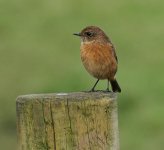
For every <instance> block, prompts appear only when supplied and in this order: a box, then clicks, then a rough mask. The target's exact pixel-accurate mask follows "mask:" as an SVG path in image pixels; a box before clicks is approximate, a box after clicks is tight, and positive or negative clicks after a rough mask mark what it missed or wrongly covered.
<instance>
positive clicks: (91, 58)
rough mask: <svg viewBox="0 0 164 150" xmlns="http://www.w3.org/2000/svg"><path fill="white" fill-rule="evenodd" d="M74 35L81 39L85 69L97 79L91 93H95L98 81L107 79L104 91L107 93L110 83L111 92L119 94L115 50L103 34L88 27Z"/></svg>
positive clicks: (98, 29)
mask: <svg viewBox="0 0 164 150" xmlns="http://www.w3.org/2000/svg"><path fill="white" fill-rule="evenodd" d="M74 35H77V36H80V37H81V46H80V50H81V52H80V53H81V60H82V62H83V65H84V67H85V69H86V70H87V71H88V72H89V73H90V74H91V75H92V76H93V77H95V78H97V81H96V83H95V84H94V86H93V88H92V89H91V91H95V87H96V85H97V83H98V82H99V80H103V79H107V80H108V84H107V89H106V91H109V82H110V83H111V87H112V91H113V92H121V88H120V86H119V84H118V82H117V80H116V78H115V74H116V72H117V63H118V60H117V56H116V52H115V48H114V46H113V44H112V43H111V40H110V39H109V38H108V36H107V35H106V34H105V32H104V31H103V30H101V29H100V28H99V27H96V26H88V27H86V28H84V29H83V30H82V31H81V32H80V33H74Z"/></svg>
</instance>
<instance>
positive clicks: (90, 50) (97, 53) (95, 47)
mask: <svg viewBox="0 0 164 150" xmlns="http://www.w3.org/2000/svg"><path fill="white" fill-rule="evenodd" d="M80 49H81V60H82V62H83V65H84V67H85V69H86V70H87V71H88V72H89V73H90V74H91V75H92V76H94V77H95V78H98V79H113V78H114V75H115V73H116V71H117V61H116V59H115V57H114V52H113V50H112V45H110V43H98V42H87V43H82V44H81V48H80Z"/></svg>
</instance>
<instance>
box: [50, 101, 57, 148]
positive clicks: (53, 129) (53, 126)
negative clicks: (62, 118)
mask: <svg viewBox="0 0 164 150" xmlns="http://www.w3.org/2000/svg"><path fill="white" fill-rule="evenodd" d="M49 103H50V115H51V121H52V122H51V125H52V131H53V139H54V150H56V139H55V123H54V119H53V112H52V104H51V101H50V102H49Z"/></svg>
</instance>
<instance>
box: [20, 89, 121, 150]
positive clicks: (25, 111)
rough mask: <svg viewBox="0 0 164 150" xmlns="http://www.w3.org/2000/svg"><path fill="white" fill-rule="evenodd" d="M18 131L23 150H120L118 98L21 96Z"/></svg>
mask: <svg viewBox="0 0 164 150" xmlns="http://www.w3.org/2000/svg"><path fill="white" fill-rule="evenodd" d="M17 130H18V149H19V150H119V137H118V118H117V95H116V94H114V93H112V92H111V93H104V92H76V93H55V94H32V95H24V96H19V97H18V98H17Z"/></svg>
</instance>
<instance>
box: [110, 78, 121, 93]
mask: <svg viewBox="0 0 164 150" xmlns="http://www.w3.org/2000/svg"><path fill="white" fill-rule="evenodd" d="M110 83H111V86H112V91H113V92H121V88H120V86H119V84H118V82H117V80H116V79H115V80H111V81H110Z"/></svg>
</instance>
